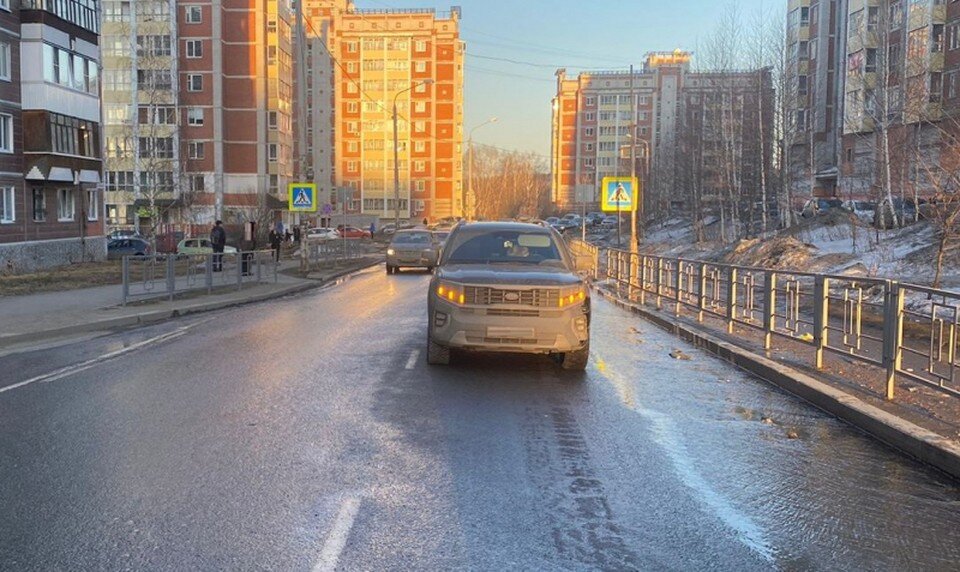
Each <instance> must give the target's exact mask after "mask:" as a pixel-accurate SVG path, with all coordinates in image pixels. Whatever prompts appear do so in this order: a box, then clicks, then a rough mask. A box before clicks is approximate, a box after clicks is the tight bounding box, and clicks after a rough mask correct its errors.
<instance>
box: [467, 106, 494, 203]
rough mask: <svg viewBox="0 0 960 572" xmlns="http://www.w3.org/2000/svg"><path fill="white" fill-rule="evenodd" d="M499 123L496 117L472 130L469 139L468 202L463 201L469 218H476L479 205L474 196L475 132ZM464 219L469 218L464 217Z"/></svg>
mask: <svg viewBox="0 0 960 572" xmlns="http://www.w3.org/2000/svg"><path fill="white" fill-rule="evenodd" d="M497 121H499V119H497V118H496V117H491V118H490V119H487V120H486V121H484V122H483V123H481V124H480V125H477V126H476V127H474V128H473V129H471V130H470V135H469V136H468V137H467V197H466V200H464V201H463V210H464V211H465V212H464V213H463V214H464V215H466V214H467V212H469V214H470V217H469V218H475V217H476V214H477V213H475V212H474V210H475V205H476V204H477V197H476V195H474V194H473V132H474V131H476V130H477V129H480V128H481V127H483V126H484V125H490V124H491V123H496V122H497ZM468 205H469V207H468ZM464 218H468V217H466V216H464Z"/></svg>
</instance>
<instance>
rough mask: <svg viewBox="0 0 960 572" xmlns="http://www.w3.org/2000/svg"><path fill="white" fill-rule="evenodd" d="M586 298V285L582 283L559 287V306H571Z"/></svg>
mask: <svg viewBox="0 0 960 572" xmlns="http://www.w3.org/2000/svg"><path fill="white" fill-rule="evenodd" d="M586 299H587V287H586V286H584V285H583V284H578V285H577V286H568V287H566V288H561V289H560V307H561V308H565V307H567V306H573V305H575V304H580V303H582V302H583V301H584V300H586Z"/></svg>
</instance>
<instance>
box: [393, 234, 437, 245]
mask: <svg viewBox="0 0 960 572" xmlns="http://www.w3.org/2000/svg"><path fill="white" fill-rule="evenodd" d="M393 242H395V243H397V244H430V233H429V232H403V233H400V234H398V235H397V236H396V237H395V238H394V239H393Z"/></svg>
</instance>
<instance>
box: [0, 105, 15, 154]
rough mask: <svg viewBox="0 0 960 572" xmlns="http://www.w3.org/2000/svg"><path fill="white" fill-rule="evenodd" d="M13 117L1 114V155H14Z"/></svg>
mask: <svg viewBox="0 0 960 572" xmlns="http://www.w3.org/2000/svg"><path fill="white" fill-rule="evenodd" d="M15 150H16V149H15V148H14V144H13V115H11V114H9V113H0V153H7V154H11V155H12V154H13V153H14V151H15Z"/></svg>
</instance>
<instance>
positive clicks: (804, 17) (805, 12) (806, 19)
mask: <svg viewBox="0 0 960 572" xmlns="http://www.w3.org/2000/svg"><path fill="white" fill-rule="evenodd" d="M800 25H801V26H809V25H810V8H809V7H807V6H804V7H802V8H800Z"/></svg>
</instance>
